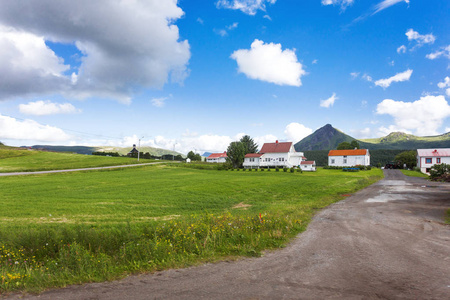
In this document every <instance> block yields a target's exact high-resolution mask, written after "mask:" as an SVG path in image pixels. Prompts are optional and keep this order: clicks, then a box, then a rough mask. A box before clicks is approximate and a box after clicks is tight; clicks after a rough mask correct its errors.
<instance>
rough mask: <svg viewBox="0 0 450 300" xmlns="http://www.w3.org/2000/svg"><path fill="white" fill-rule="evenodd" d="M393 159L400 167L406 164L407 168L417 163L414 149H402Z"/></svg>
mask: <svg viewBox="0 0 450 300" xmlns="http://www.w3.org/2000/svg"><path fill="white" fill-rule="evenodd" d="M394 160H395V161H396V162H398V163H399V164H400V165H401V166H402V167H403V166H404V165H406V167H407V168H409V169H412V168H414V167H415V166H416V165H417V156H416V151H414V150H412V151H403V152H401V153H399V154H397V155H396V156H395V159H394Z"/></svg>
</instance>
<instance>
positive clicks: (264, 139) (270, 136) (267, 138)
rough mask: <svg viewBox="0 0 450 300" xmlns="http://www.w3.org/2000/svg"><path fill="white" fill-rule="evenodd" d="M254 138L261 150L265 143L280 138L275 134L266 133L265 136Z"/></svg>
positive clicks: (273, 141)
mask: <svg viewBox="0 0 450 300" xmlns="http://www.w3.org/2000/svg"><path fill="white" fill-rule="evenodd" d="M253 140H254V141H255V143H257V144H258V149H259V150H261V147H262V146H263V145H264V143H275V141H276V140H278V138H277V137H276V136H275V135H273V134H266V135H263V136H257V137H255V138H254V139H253Z"/></svg>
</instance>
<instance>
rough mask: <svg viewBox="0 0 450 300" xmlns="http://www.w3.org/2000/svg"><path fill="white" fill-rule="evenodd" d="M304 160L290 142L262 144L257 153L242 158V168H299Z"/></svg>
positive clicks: (301, 153)
mask: <svg viewBox="0 0 450 300" xmlns="http://www.w3.org/2000/svg"><path fill="white" fill-rule="evenodd" d="M304 160H305V158H304V157H303V152H297V151H295V149H294V145H293V144H292V142H283V143H279V142H278V141H276V142H275V143H264V145H263V146H262V148H261V151H259V153H249V154H246V155H245V158H244V168H260V167H279V168H284V167H286V168H291V167H296V166H299V165H300V163H301V162H302V161H304Z"/></svg>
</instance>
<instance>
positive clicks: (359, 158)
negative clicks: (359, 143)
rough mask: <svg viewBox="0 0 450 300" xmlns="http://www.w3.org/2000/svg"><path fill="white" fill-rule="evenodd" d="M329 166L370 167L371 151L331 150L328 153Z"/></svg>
mask: <svg viewBox="0 0 450 300" xmlns="http://www.w3.org/2000/svg"><path fill="white" fill-rule="evenodd" d="M328 165H329V166H334V167H354V166H369V165H370V154H369V150H368V149H354V150H330V152H328Z"/></svg>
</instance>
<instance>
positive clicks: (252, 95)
mask: <svg viewBox="0 0 450 300" xmlns="http://www.w3.org/2000/svg"><path fill="white" fill-rule="evenodd" d="M449 12H450V2H449V1H442V0H429V1H418V0H378V1H367V0H302V1H299V0H296V1H294V0H266V1H264V0H230V1H228V0H219V1H218V0H214V1H213V0H211V1H192V0H191V1H188V0H182V1H172V0H165V1H160V0H147V1H133V2H131V1H124V2H120V1H88V0H80V1H51V0H40V1H20V0H15V1H2V2H0V70H1V72H0V141H2V142H4V143H6V144H8V145H18V146H19V145H33V144H58V145H99V146H100V145H111V146H113V145H114V146H125V147H128V146H131V145H132V144H133V143H137V142H138V139H139V138H141V145H148V146H154V147H160V148H166V149H175V150H177V151H180V152H183V153H187V152H188V151H190V150H195V151H197V152H203V151H208V152H213V151H224V150H226V147H227V146H228V144H229V143H230V142H231V141H233V140H236V139H239V138H240V137H241V136H242V135H243V134H248V135H250V136H251V137H253V138H254V139H255V140H256V141H257V142H258V144H259V145H260V146H262V144H263V143H264V142H273V141H274V140H276V139H278V140H282V141H292V142H298V141H299V140H301V139H302V138H303V137H305V136H307V135H309V134H310V133H312V132H313V131H314V130H316V129H318V128H320V127H322V126H323V125H325V124H327V123H330V124H332V125H333V126H334V127H336V128H338V129H340V130H342V131H344V132H345V133H347V134H349V135H351V136H354V137H356V138H371V137H380V136H385V135H387V134H389V133H390V132H392V131H403V132H407V133H412V134H415V135H419V136H425V135H436V134H442V133H445V132H448V131H450V118H449V117H450V105H449V104H448V100H449V99H450V78H449V76H450V35H449V32H450V22H449V21H448V20H449V19H450V13H449ZM142 137H143V138H142Z"/></svg>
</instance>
